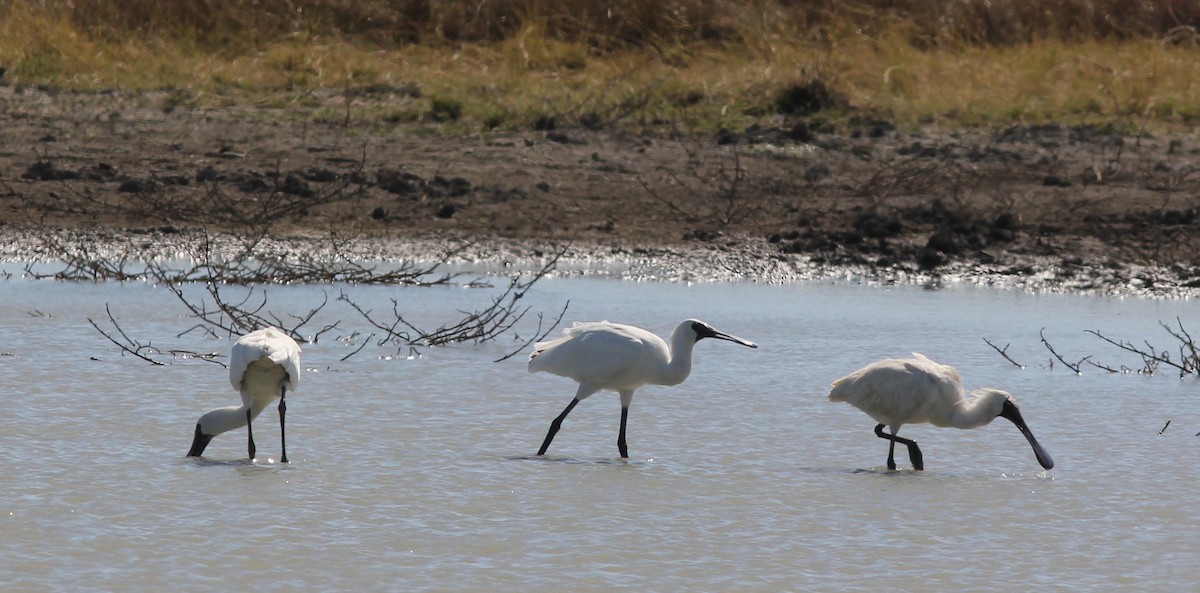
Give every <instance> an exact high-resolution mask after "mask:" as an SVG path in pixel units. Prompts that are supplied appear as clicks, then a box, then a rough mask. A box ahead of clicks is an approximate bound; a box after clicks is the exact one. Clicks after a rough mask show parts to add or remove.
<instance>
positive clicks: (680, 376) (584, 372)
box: [529, 319, 758, 458]
mask: <svg viewBox="0 0 1200 593" xmlns="http://www.w3.org/2000/svg"><path fill="white" fill-rule="evenodd" d="M563 334H565V335H564V336H563V337H561V338H558V339H555V340H550V341H547V342H538V343H537V344H535V345H534V348H533V352H532V353H531V354H530V355H529V372H531V373H536V372H539V371H545V372H549V373H553V374H555V375H561V376H563V377H568V378H570V379H574V380H575V381H577V382H578V383H579V389H578V390H577V391H576V392H575V398H574V399H572V400H571V403H570V404H567V407H566V409H564V410H563V411H562V413H561V414H559V416H558V417H557V418H555V419H554V422H552V423H551V424H550V431H549V432H548V433H547V434H546V439H545V441H544V442H543V443H542V447H541V449H540V450H539V451H538V455H544V454H545V453H546V449H547V448H549V447H550V442H551V441H552V440H554V435H555V434H556V433H557V432H558V430H559V428H560V427H561V426H562V421H563V419H564V418H566V417H567V414H569V413H571V410H572V409H574V407H575V406H576V405H577V404H578V403H579V402H581V401H583V400H585V399H587V398H588V397H589V396H591V395H592V394H594V393H596V392H597V391H600V390H602V389H608V390H611V391H615V392H617V393H618V394H619V395H620V396H621V431H620V435H619V436H618V438H617V448H618V450H619V451H620V453H621V457H622V458H625V457H629V453H628V449H627V447H626V444H625V423H626V419H627V418H628V415H629V405H630V403H632V401H633V392H634V390H636V389H637V388H639V387H641V386H643V385H651V384H652V385H677V384H679V383H682V382H683V380H684V379H686V378H687V376H688V374H689V373H691V370H692V348H693V347H694V346H695V345H696V342H697V341H699V340H701V339H703V338H717V339H720V340H728V341H730V342H734V343H737V344H741V345H743V346H748V347H750V348H757V347H758V345H757V344H754V343H753V342H749V341H746V340H743V339H742V338H739V337H736V336H732V335H729V334H726V333H723V332H720V331H717V330H716V329H713V327H712V326H710V325H708V324H707V323H704V322H703V321H699V320H696V319H688V320H687V321H684V322H683V323H680V324H679V326H678V327H676V328H675V331H674V332H672V333H671V342H670V345H668V344H667V342H665V341H663V339H662V338H660V337H658V336H656V335H654V334H653V333H651V332H649V331H646V330H644V329H642V328H640V327H634V326H632V325H625V324H621V323H610V322H608V321H593V322H586V323H575V324H574V325H573V326H572V327H570V328H567V329H566V330H564V331H563Z"/></svg>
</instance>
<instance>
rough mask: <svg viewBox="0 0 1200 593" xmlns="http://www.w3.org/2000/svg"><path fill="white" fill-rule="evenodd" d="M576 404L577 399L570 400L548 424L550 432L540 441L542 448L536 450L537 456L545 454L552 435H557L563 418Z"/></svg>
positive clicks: (552, 438)
mask: <svg viewBox="0 0 1200 593" xmlns="http://www.w3.org/2000/svg"><path fill="white" fill-rule="evenodd" d="M578 404H579V399H578V398H576V399H573V400H571V403H569V404H567V407H566V408H565V409H564V410H563V411H562V413H561V414H559V415H558V418H555V419H554V422H551V423H550V431H549V432H547V433H546V440H544V441H542V448H541V449H538V455H545V454H546V449H549V448H550V441H553V440H554V435H556V434H558V429H560V428H562V422H563V418H566V417H567V414H570V413H571V410H572V409H574V408H575V406H576V405H578Z"/></svg>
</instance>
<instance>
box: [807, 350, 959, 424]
mask: <svg viewBox="0 0 1200 593" xmlns="http://www.w3.org/2000/svg"><path fill="white" fill-rule="evenodd" d="M946 369H949V371H950V372H951V373H953V374H954V376H955V377H957V375H958V373H957V372H956V371H954V369H953V368H952V367H947V366H945V365H940V364H938V363H936V362H933V361H931V360H929V359H927V358H925V357H923V356H920V355H918V356H917V357H915V358H888V359H884V360H880V361H877V362H873V363H871V364H869V365H867V366H865V367H863V368H861V369H859V370H857V371H854V372H853V373H850V374H849V375H846V376H845V377H842V378H841V379H838V380H837V381H834V382H833V388H832V389H831V390H830V391H829V399H830V400H832V401H844V402H847V403H849V404H850V405H853V406H854V407H856V408H858V409H860V410H862V411H863V412H866V413H867V415H869V416H871V417H872V418H874V419H875V420H876V421H878V422H882V423H884V424H892V423H895V422H905V423H917V422H923V421H928V420H924V418H925V417H926V416H928V412H927V410H925V408H926V407H927V406H928V404H929V403H930V399H929V397H928V396H929V394H930V392H936V393H938V394H939V395H940V394H941V393H943V392H944V391H945V390H946V389H945V387H946V385H945V378H944V376H945V372H946Z"/></svg>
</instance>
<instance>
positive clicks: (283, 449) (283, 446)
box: [279, 387, 288, 463]
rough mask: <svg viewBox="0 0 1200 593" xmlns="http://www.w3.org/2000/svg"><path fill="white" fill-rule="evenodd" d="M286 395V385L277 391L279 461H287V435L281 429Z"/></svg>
mask: <svg viewBox="0 0 1200 593" xmlns="http://www.w3.org/2000/svg"><path fill="white" fill-rule="evenodd" d="M285 397H287V387H284V388H283V391H281V392H280V393H279V447H280V459H279V460H280V461H282V462H283V463H287V462H288V460H287V436H286V435H285V432H284V430H283V415H284V413H286V412H287V404H286V403H284V401H283V400H284V398H285Z"/></svg>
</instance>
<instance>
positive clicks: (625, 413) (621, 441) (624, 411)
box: [617, 406, 629, 459]
mask: <svg viewBox="0 0 1200 593" xmlns="http://www.w3.org/2000/svg"><path fill="white" fill-rule="evenodd" d="M628 418H629V408H626V407H625V406H621V432H620V433H619V434H618V435H617V449H618V450H619V451H620V452H621V459H628V458H629V447H626V446H625V420H627V419H628Z"/></svg>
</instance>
